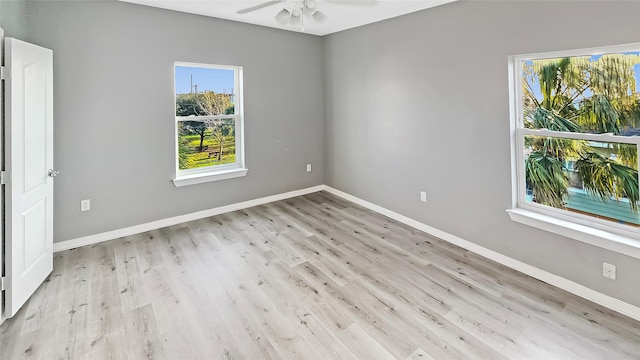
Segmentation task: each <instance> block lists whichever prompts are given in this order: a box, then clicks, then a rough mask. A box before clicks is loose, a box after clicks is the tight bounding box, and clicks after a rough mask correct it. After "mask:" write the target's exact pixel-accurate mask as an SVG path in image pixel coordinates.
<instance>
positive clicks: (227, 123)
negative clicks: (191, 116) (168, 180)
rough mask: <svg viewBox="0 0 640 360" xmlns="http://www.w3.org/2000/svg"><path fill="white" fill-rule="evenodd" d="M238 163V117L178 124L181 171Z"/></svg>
mask: <svg viewBox="0 0 640 360" xmlns="http://www.w3.org/2000/svg"><path fill="white" fill-rule="evenodd" d="M235 162H236V126H235V119H234V118H225V119H216V120H205V121H202V120H193V121H178V166H179V169H180V170H188V169H196V168H201V167H205V166H214V165H223V164H232V163H235Z"/></svg>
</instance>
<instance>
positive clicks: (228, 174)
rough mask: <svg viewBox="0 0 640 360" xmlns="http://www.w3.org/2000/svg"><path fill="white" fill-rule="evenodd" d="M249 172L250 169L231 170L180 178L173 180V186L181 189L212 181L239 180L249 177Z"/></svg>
mask: <svg viewBox="0 0 640 360" xmlns="http://www.w3.org/2000/svg"><path fill="white" fill-rule="evenodd" d="M247 171H249V169H245V168H233V169H229V170H222V171H220V170H218V171H211V172H206V173H200V174H193V175H186V176H180V177H178V178H175V179H173V184H174V185H175V186H176V187H180V186H186V185H195V184H202V183H205V182H210V181H218V180H226V179H232V178H237V177H242V176H245V175H247Z"/></svg>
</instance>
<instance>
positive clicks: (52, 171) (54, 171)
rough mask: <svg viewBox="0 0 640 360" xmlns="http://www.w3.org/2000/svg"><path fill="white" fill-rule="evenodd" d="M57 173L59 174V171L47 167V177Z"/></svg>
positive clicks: (54, 175)
mask: <svg viewBox="0 0 640 360" xmlns="http://www.w3.org/2000/svg"><path fill="white" fill-rule="evenodd" d="M58 174H60V171H58V170H53V169H49V173H48V174H47V175H49V177H56V176H58Z"/></svg>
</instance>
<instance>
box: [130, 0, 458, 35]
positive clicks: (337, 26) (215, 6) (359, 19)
mask: <svg viewBox="0 0 640 360" xmlns="http://www.w3.org/2000/svg"><path fill="white" fill-rule="evenodd" d="M120 1H125V2H130V3H136V4H141V5H148V6H154V7H159V8H164V9H170V10H177V11H182V12H187V13H192V14H200V15H205V16H211V17H215V18H221V19H228V20H233V21H240V22H244V23H249V24H256V25H263V26H268V27H272V28H278V29H283V30H290V31H297V32H301V28H300V26H292V25H281V24H279V23H278V22H277V21H276V20H275V16H276V14H277V13H278V12H279V11H281V10H282V9H283V8H285V7H289V6H291V5H293V4H294V3H295V0H282V2H281V3H278V4H274V5H271V6H267V7H264V8H262V9H259V10H256V11H252V12H249V13H247V14H237V13H236V12H237V11H238V10H241V9H245V8H248V7H251V6H254V5H258V4H262V3H265V2H268V1H269V0H264V1H253V0H235V1H234V0H120ZM299 1H300V0H299ZM453 1H457V0H316V9H317V10H319V11H322V12H323V13H324V14H325V15H326V20H325V21H323V22H322V23H318V22H316V21H314V20H313V19H308V20H307V19H305V21H304V32H305V33H308V34H313V35H319V36H322V35H327V34H331V33H334V32H338V31H342V30H347V29H351V28H354V27H358V26H362V25H366V24H370V23H374V22H377V21H381V20H384V19H389V18H393V17H396V16H400V15H404V14H408V13H412V12H415V11H420V10H424V9H428V8H430V7H434V6H438V5H441V4H446V3H449V2H453Z"/></svg>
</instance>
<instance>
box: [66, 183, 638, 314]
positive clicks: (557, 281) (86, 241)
mask: <svg viewBox="0 0 640 360" xmlns="http://www.w3.org/2000/svg"><path fill="white" fill-rule="evenodd" d="M322 190H325V191H327V192H329V193H331V194H334V195H336V196H339V197H341V198H343V199H345V200H349V201H351V202H353V203H356V204H358V205H361V206H364V207H366V208H368V209H370V210H373V211H375V212H377V213H380V214H382V215H385V216H388V217H390V218H392V219H394V220H396V221H399V222H401V223H403V224H406V225H409V226H411V227H413V228H415V229H418V230H420V231H423V232H425V233H427V234H430V235H432V236H435V237H437V238H440V239H442V240H445V241H447V242H450V243H452V244H454V245H457V246H460V247H461V248H464V249H466V250H469V251H472V252H474V253H476V254H478V255H481V256H484V257H486V258H488V259H491V260H493V261H495V262H497V263H500V264H502V265H505V266H508V267H510V268H512V269H515V270H518V271H520V272H522V273H524V274H527V275H529V276H531V277H534V278H536V279H538V280H541V281H544V282H546V283H548V284H551V285H554V286H557V287H559V288H561V289H563V290H566V291H568V292H570V293H572V294H575V295H577V296H580V297H582V298H585V299H587V300H590V301H593V302H595V303H597V304H600V305H602V306H604V307H607V308H609V309H611V310H614V311H617V312H619V313H621V314H624V315H626V316H629V317H631V318H633V319H636V320H639V321H640V308H639V307H637V306H634V305H631V304H629V303H626V302H624V301H621V300H618V299H616V298H613V297H611V296H609V295H605V294H602V293H600V292H597V291H595V290H593V289H590V288H588V287H586V286H583V285H580V284H578V283H575V282H573V281H571V280H567V279H565V278H563V277H560V276H558V275H555V274H552V273H550V272H547V271H544V270H542V269H539V268H537V267H535V266H531V265H529V264H526V263H523V262H521V261H519V260H516V259H513V258H510V257H508V256H506V255H503V254H500V253H498V252H496V251H493V250H490V249H487V248H485V247H482V246H480V245H478V244H475V243H473V242H471V241H468V240H465V239H462V238H460V237H457V236H455V235H453V234H450V233H447V232H445V231H442V230H439V229H436V228H434V227H432V226H429V225H426V224H423V223H421V222H419V221H417V220H414V219H411V218H409V217H407V216H404V215H401V214H399V213H396V212H394V211H391V210H389V209H386V208H383V207H382V206H378V205H376V204H373V203H370V202H368V201H365V200H363V199H360V198H357V197H355V196H353V195H350V194H347V193H345V192H342V191H340V190H337V189H334V188H332V187H329V186H326V185H318V186H314V187H310V188H306V189H301V190H296V191H290V192H287V193H283V194H277V195H272V196H267V197H263V198H259V199H254V200H248V201H243V202H240V203H236V204H231V205H226V206H221V207H217V208H213V209H208V210H203V211H198V212H195V213H191V214H185V215H180V216H175V217H172V218H168V219H162V220H157V221H152V222H149V223H146V224H140V225H135V226H131V227H127V228H123V229H118V230H113V231H107V232H103V233H100V234H95V235H90V236H84V237H81V238H77V239H71V240H66V241H62V242H57V243H54V244H53V251H54V252H58V251H63V250H69V249H73V248H76V247H80V246H86V245H92V244H97V243H100V242H103V241H108V240H113V239H118V238H121V237H124V236H130V235H135V234H139V233H143V232H146V231H151V230H155V229H160V228H163V227H166V226H172V225H177V224H181V223H184V222H188V221H193V220H198V219H202V218H206V217H210V216H215V215H219V214H223V213H227V212H231V211H236V210H241V209H246V208H249V207H252V206H257V205H262V204H267V203H270V202H274V201H279V200H284V199H288V198H292V197H296V196H301V195H306V194H310V193H314V192H318V191H322Z"/></svg>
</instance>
